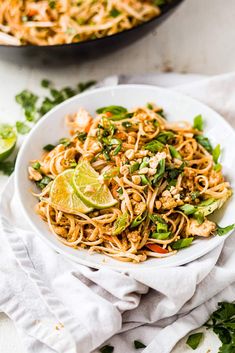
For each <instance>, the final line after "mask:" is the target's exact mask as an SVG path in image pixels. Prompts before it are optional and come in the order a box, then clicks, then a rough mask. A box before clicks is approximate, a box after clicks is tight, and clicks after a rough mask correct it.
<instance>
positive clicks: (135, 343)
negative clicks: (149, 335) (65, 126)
mask: <svg viewBox="0 0 235 353" xmlns="http://www.w3.org/2000/svg"><path fill="white" fill-rule="evenodd" d="M134 347H135V349H141V348H145V347H146V345H145V344H144V343H142V342H141V341H138V340H136V341H134Z"/></svg>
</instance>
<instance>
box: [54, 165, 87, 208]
mask: <svg viewBox="0 0 235 353" xmlns="http://www.w3.org/2000/svg"><path fill="white" fill-rule="evenodd" d="M73 175H74V169H67V170H65V171H64V172H63V173H61V174H59V175H58V176H57V177H56V178H55V180H54V181H53V184H52V187H51V190H50V200H51V203H52V204H54V205H55V206H57V207H58V208H60V209H61V210H63V211H64V212H67V213H76V212H80V213H88V212H91V211H92V208H91V207H89V206H87V205H86V204H85V203H84V202H82V200H81V199H80V197H79V196H78V194H77V192H76V190H75V189H74V187H73Z"/></svg>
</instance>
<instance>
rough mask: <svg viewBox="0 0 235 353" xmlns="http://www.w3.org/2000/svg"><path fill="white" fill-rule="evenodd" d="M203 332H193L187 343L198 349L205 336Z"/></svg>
mask: <svg viewBox="0 0 235 353" xmlns="http://www.w3.org/2000/svg"><path fill="white" fill-rule="evenodd" d="M203 336H204V335H203V333H202V332H198V333H193V334H192V335H190V336H189V337H188V339H187V342H186V344H187V345H188V346H189V347H190V348H192V349H193V350H195V349H197V347H198V346H199V344H200V343H201V340H202V338H203Z"/></svg>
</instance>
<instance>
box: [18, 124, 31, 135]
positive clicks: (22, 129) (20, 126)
mask: <svg viewBox="0 0 235 353" xmlns="http://www.w3.org/2000/svg"><path fill="white" fill-rule="evenodd" d="M16 130H17V132H18V133H19V134H21V135H26V134H27V133H28V132H29V131H30V127H29V126H28V125H27V124H26V123H24V122H23V121H17V122H16Z"/></svg>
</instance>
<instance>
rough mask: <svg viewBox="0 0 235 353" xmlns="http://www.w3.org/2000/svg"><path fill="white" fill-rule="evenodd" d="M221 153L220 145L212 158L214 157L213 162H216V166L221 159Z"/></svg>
mask: <svg viewBox="0 0 235 353" xmlns="http://www.w3.org/2000/svg"><path fill="white" fill-rule="evenodd" d="M220 153H221V148H220V145H217V146H216V147H215V148H214V149H213V152H212V156H213V161H214V162H215V164H217V163H218V160H219V157H220Z"/></svg>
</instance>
